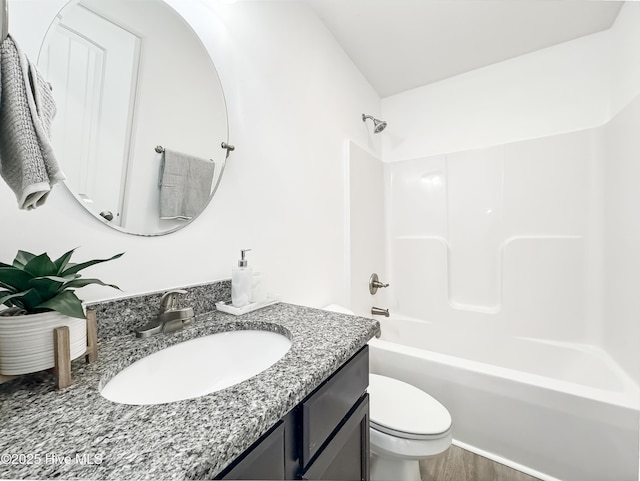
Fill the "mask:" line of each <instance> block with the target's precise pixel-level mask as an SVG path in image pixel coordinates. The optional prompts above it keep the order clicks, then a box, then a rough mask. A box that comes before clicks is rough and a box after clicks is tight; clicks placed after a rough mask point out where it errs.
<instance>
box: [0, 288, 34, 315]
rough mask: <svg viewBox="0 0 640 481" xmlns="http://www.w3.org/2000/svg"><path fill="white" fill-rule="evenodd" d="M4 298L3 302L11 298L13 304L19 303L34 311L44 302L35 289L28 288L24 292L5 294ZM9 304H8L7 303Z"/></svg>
mask: <svg viewBox="0 0 640 481" xmlns="http://www.w3.org/2000/svg"><path fill="white" fill-rule="evenodd" d="M0 300H2V304H4V303H5V302H6V301H8V300H11V303H12V304H17V305H19V306H20V307H24V308H25V309H26V310H27V311H29V312H33V310H34V309H35V308H36V307H37V306H38V305H40V304H41V303H42V301H43V299H42V297H40V294H38V291H36V290H35V289H27V290H25V291H22V292H16V293H14V294H11V295H9V296H5V297H4V298H2V299H0ZM7 305H8V304H7Z"/></svg>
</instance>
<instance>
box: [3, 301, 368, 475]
mask: <svg viewBox="0 0 640 481" xmlns="http://www.w3.org/2000/svg"><path fill="white" fill-rule="evenodd" d="M98 322H100V319H98ZM378 327H379V324H378V322H377V321H375V320H373V319H366V318H362V317H354V316H348V315H344V314H338V313H333V312H327V311H323V310H319V309H312V308H308V307H302V306H296V305H291V304H276V305H274V306H270V307H266V308H264V309H261V310H258V311H254V312H252V313H249V314H245V315H242V316H232V315H230V314H225V313H222V312H211V313H207V314H203V315H198V316H197V318H196V321H195V322H194V323H193V324H192V325H191V326H189V327H187V328H185V329H184V330H183V331H180V332H177V333H175V334H168V335H163V334H161V335H158V336H155V337H152V338H148V339H136V338H135V337H134V336H133V335H132V334H127V335H120V336H115V337H112V338H110V339H107V340H102V341H100V344H99V355H98V361H97V362H96V363H94V364H85V363H84V361H82V360H76V361H74V362H73V363H72V376H73V382H74V384H73V385H72V386H71V387H69V388H67V389H64V390H60V391H59V390H56V389H55V387H54V385H53V379H52V376H50V375H44V374H36V375H30V376H24V377H22V378H18V379H16V380H13V381H10V382H8V383H5V384H2V385H0V479H53V478H56V479H109V480H111V479H118V480H125V479H127V480H128V479H160V480H161V479H171V480H182V479H203V478H205V479H211V478H212V477H213V476H215V475H216V474H218V473H219V472H220V471H222V469H223V468H224V467H225V466H226V465H227V464H229V463H230V462H231V461H232V460H233V459H235V458H236V457H237V456H238V455H239V454H241V453H242V452H243V451H244V450H245V449H246V448H248V447H249V446H250V445H251V444H252V443H253V442H254V441H255V440H257V439H258V438H259V437H260V436H261V435H262V434H264V433H265V432H266V431H268V429H269V428H270V427H271V426H272V425H273V424H274V423H275V422H276V421H278V420H279V419H280V418H281V417H282V416H283V415H285V414H286V413H287V412H288V411H290V410H291V409H292V408H293V407H294V406H295V405H296V404H298V403H299V402H300V401H301V400H302V399H304V398H305V397H306V396H307V395H308V394H309V393H311V392H312V391H313V390H314V389H315V388H316V386H318V385H319V384H320V383H321V382H322V381H323V380H324V379H326V378H327V377H328V376H329V375H330V374H331V373H332V372H334V371H335V370H336V369H337V368H338V367H339V366H340V365H341V364H342V363H344V362H345V361H346V360H347V359H349V358H350V357H351V356H352V355H353V354H355V353H356V352H357V351H358V350H359V349H360V348H361V347H362V346H364V345H365V344H366V343H367V341H368V340H369V339H371V337H373V335H374V333H375V332H376V330H377V329H378ZM238 329H264V330H271V331H277V332H280V333H282V334H284V335H286V336H287V337H289V339H291V341H292V344H291V349H290V350H289V352H288V353H287V354H286V355H285V356H284V357H283V358H282V359H281V360H280V361H278V362H277V363H276V364H274V365H273V366H271V367H270V368H269V369H267V370H266V371H263V372H262V373H260V374H258V375H257V376H254V377H253V378H251V379H249V380H247V381H244V382H242V383H240V384H237V385H235V386H232V387H229V388H227V389H224V390H222V391H218V392H215V393H212V394H209V395H206V396H202V397H199V398H196V399H189V400H184V401H177V402H174V403H168V404H160V405H148V406H132V405H124V404H116V403H112V402H110V401H108V400H106V399H105V398H103V397H102V396H101V395H100V392H99V386H100V384H101V383H103V384H104V383H106V382H108V380H109V379H111V377H113V375H115V374H116V373H117V372H119V371H120V370H121V369H123V368H125V367H126V366H128V365H130V364H131V363H133V362H135V361H136V360H138V359H141V358H142V357H145V356H146V355H148V354H151V353H153V352H156V351H158V350H160V349H163V348H165V347H167V346H170V345H172V344H175V343H178V342H182V341H186V340H189V339H193V338H195V337H200V336H203V335H207V334H213V333H216V332H222V331H229V330H238Z"/></svg>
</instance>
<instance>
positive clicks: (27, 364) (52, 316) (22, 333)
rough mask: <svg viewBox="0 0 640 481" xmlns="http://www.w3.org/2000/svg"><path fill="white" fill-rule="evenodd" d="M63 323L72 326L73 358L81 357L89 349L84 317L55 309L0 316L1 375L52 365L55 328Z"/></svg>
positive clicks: (34, 370) (53, 363) (17, 373)
mask: <svg viewBox="0 0 640 481" xmlns="http://www.w3.org/2000/svg"><path fill="white" fill-rule="evenodd" d="M60 326H69V341H70V345H71V359H76V358H78V357H80V356H82V355H83V354H84V353H85V351H86V349H87V324H86V320H85V319H78V318H76V317H69V316H65V315H64V314H60V313H59V312H55V311H52V312H43V313H41V314H28V315H24V316H7V317H4V316H0V374H4V375H6V376H11V375H19V374H27V373H30V372H37V371H42V370H44V369H49V368H51V367H53V366H54V365H55V361H54V358H53V329H54V328H56V327H60Z"/></svg>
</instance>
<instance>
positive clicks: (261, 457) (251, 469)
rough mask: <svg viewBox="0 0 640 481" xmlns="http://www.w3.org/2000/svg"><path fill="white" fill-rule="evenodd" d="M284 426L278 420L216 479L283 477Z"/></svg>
mask: <svg viewBox="0 0 640 481" xmlns="http://www.w3.org/2000/svg"><path fill="white" fill-rule="evenodd" d="M284 426H285V425H284V422H282V421H278V423H277V424H276V425H275V426H274V427H273V428H271V430H270V431H269V432H268V433H267V434H265V435H264V436H262V437H261V438H260V439H259V440H258V441H256V442H255V443H254V444H253V445H252V446H251V447H249V448H248V449H247V450H246V451H245V452H244V454H242V455H241V456H240V457H239V458H238V460H236V461H234V463H233V464H232V465H231V466H230V467H229V468H227V469H225V470H224V471H223V472H222V473H221V474H220V475H219V476H218V477H216V479H255V480H257V479H285V475H284V431H285V430H284Z"/></svg>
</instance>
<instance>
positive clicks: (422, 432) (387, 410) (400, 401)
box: [368, 374, 451, 439]
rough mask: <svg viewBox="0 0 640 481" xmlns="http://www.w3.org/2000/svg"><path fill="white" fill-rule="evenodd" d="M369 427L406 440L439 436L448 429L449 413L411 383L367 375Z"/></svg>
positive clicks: (449, 423) (449, 427)
mask: <svg viewBox="0 0 640 481" xmlns="http://www.w3.org/2000/svg"><path fill="white" fill-rule="evenodd" d="M368 391H369V395H370V401H369V402H370V407H369V410H370V411H369V418H370V423H371V426H372V427H373V428H374V429H377V430H378V431H382V432H385V433H387V434H391V435H395V436H398V437H402V438H408V439H429V438H437V437H441V435H443V434H445V433H447V432H448V431H449V429H451V415H450V414H449V411H447V409H446V408H445V407H444V406H443V405H442V404H440V403H439V402H438V401H437V400H436V399H434V398H433V397H431V396H429V395H428V394H427V393H426V392H424V391H422V390H420V389H418V388H417V387H415V386H412V385H411V384H407V383H406V382H402V381H399V380H397V379H392V378H390V377H386V376H380V375H378V374H369V388H368Z"/></svg>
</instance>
